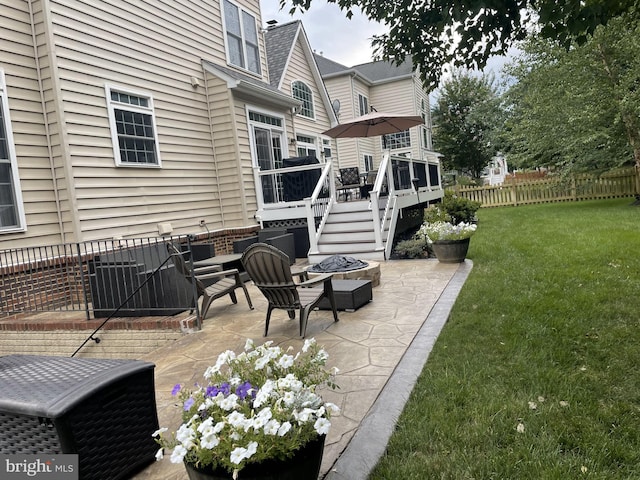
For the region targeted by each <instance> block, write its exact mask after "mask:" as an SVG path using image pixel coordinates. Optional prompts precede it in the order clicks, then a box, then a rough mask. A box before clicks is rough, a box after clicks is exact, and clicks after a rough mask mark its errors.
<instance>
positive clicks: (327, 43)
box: [260, 0, 506, 78]
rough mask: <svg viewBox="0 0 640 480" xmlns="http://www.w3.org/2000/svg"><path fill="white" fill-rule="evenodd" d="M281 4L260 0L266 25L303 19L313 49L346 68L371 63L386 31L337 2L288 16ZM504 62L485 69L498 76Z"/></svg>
mask: <svg viewBox="0 0 640 480" xmlns="http://www.w3.org/2000/svg"><path fill="white" fill-rule="evenodd" d="M279 3H280V2H279V0H260V6H261V8H262V20H263V22H265V24H266V22H267V21H269V20H277V21H278V23H280V24H283V23H288V22H291V21H292V20H302V23H303V25H304V30H305V32H307V37H309V43H310V44H311V48H312V49H313V50H315V51H316V53H320V54H322V55H324V56H325V57H327V58H328V59H330V60H333V61H335V62H338V63H341V64H343V65H346V66H347V67H352V66H354V65H359V64H361V63H367V62H371V61H372V60H373V58H372V57H373V50H372V48H371V37H372V36H373V35H375V34H379V33H384V32H385V30H386V29H385V27H384V25H381V24H379V23H374V22H371V21H369V19H368V18H367V17H365V16H364V15H363V14H361V13H360V12H359V11H357V13H356V11H354V15H353V17H352V18H351V19H348V18H347V17H346V15H345V13H344V12H343V11H342V10H340V8H338V6H336V4H333V3H331V4H329V3H327V2H326V1H324V0H313V1H312V2H311V8H310V9H309V10H308V11H307V12H306V13H304V14H300V13H296V14H295V15H294V16H291V15H289V12H288V9H285V10H283V11H280V7H279ZM505 61H506V60H505V57H494V58H492V59H490V60H489V62H488V64H487V68H485V71H487V72H488V71H493V73H494V75H495V76H496V78H499V75H500V69H501V68H502V66H503V65H504V63H505Z"/></svg>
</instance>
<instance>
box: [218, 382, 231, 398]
mask: <svg viewBox="0 0 640 480" xmlns="http://www.w3.org/2000/svg"><path fill="white" fill-rule="evenodd" d="M220 391H221V392H222V393H223V394H224V395H225V396H227V395H229V394H230V393H231V385H229V384H228V383H227V382H224V383H223V384H222V385H220Z"/></svg>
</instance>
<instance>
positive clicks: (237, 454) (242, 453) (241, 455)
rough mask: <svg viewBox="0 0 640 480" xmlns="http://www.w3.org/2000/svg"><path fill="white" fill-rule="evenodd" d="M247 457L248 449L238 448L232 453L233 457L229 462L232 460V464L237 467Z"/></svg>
mask: <svg viewBox="0 0 640 480" xmlns="http://www.w3.org/2000/svg"><path fill="white" fill-rule="evenodd" d="M246 455H247V449H246V448H243V447H236V448H234V449H233V450H232V451H231V456H230V458H229V460H231V463H235V464H236V465H239V464H240V463H241V462H242V461H243V460H244V459H245V458H247V457H246Z"/></svg>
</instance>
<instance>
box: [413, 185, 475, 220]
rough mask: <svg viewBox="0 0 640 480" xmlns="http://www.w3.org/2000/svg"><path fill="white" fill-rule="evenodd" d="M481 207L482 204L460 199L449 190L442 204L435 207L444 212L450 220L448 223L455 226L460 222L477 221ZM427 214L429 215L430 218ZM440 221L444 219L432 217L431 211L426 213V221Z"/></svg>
mask: <svg viewBox="0 0 640 480" xmlns="http://www.w3.org/2000/svg"><path fill="white" fill-rule="evenodd" d="M480 205H481V204H480V202H475V201H473V200H469V199H468V198H465V197H460V196H458V195H456V194H455V193H454V192H453V191H451V190H447V191H446V192H444V197H442V202H440V203H439V204H437V205H435V207H436V208H439V209H440V210H442V211H444V212H445V214H446V215H447V216H448V217H449V218H450V220H448V221H450V222H451V223H453V224H454V225H457V224H458V223H460V222H465V223H469V222H473V221H474V220H475V219H476V212H477V211H478V209H479V208H480ZM427 214H429V215H430V216H429V217H428V216H427ZM438 220H444V219H442V218H438V217H436V216H431V214H430V209H427V210H426V211H425V221H427V222H430V221H431V222H433V221H438ZM445 221H446V220H445Z"/></svg>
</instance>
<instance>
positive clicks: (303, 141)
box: [296, 135, 318, 158]
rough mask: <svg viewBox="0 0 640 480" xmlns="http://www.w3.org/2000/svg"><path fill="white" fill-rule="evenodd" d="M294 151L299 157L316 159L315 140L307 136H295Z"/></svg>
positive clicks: (316, 147) (316, 148)
mask: <svg viewBox="0 0 640 480" xmlns="http://www.w3.org/2000/svg"><path fill="white" fill-rule="evenodd" d="M296 151H297V154H298V156H299V157H306V156H313V157H316V158H317V157H318V146H317V145H316V138H315V137H310V136H309V135H296Z"/></svg>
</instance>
